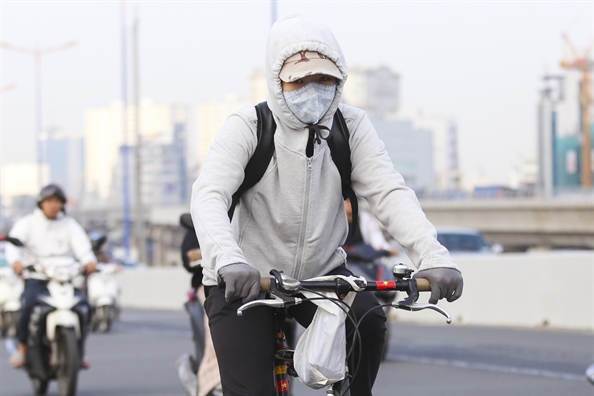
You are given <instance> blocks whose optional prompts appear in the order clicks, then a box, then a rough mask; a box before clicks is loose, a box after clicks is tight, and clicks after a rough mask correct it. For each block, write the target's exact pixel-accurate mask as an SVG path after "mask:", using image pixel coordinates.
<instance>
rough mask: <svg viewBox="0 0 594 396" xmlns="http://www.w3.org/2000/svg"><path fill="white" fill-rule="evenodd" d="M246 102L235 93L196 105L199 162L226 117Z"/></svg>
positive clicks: (202, 160)
mask: <svg viewBox="0 0 594 396" xmlns="http://www.w3.org/2000/svg"><path fill="white" fill-rule="evenodd" d="M256 78H257V77H256ZM259 94H261V93H259ZM263 100H266V99H263ZM248 104H250V102H248V101H247V100H246V99H243V98H240V97H239V96H237V95H229V96H227V97H225V98H224V99H222V100H213V101H211V102H206V103H202V104H200V105H198V121H197V122H198V161H199V163H200V164H201V163H203V162H204V159H205V158H206V156H207V155H208V152H209V151H210V146H212V144H213V143H214V140H215V138H216V136H217V134H218V133H219V131H220V130H221V128H222V127H223V124H224V123H225V121H226V120H227V118H229V116H230V115H231V114H232V113H234V112H236V111H237V110H239V109H241V108H242V107H244V106H246V105H248Z"/></svg>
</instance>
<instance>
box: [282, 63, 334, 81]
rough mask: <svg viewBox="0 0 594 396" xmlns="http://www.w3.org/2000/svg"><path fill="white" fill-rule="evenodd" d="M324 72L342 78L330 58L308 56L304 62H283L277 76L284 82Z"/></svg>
mask: <svg viewBox="0 0 594 396" xmlns="http://www.w3.org/2000/svg"><path fill="white" fill-rule="evenodd" d="M315 74H325V75H327V76H332V77H334V78H337V79H339V80H342V73H341V72H340V70H338V67H337V66H336V64H334V62H332V61H331V60H330V59H320V58H314V57H311V58H308V60H307V61H305V62H303V61H302V62H291V61H290V59H289V60H287V62H285V64H284V66H283V68H282V69H281V71H280V73H279V78H280V79H281V80H282V81H284V82H293V81H296V80H299V79H300V78H303V77H306V76H312V75H315Z"/></svg>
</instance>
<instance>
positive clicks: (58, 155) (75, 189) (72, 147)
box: [45, 128, 85, 207]
mask: <svg viewBox="0 0 594 396" xmlns="http://www.w3.org/2000/svg"><path fill="white" fill-rule="evenodd" d="M45 144H46V148H47V163H48V165H49V171H50V177H49V180H50V182H51V183H57V184H58V185H60V186H61V187H62V188H63V189H64V191H65V192H66V195H67V196H68V201H69V202H68V205H69V206H70V207H74V206H78V205H79V203H81V200H82V198H83V196H84V169H85V159H84V138H83V137H82V136H80V135H78V136H77V135H76V134H73V133H66V132H64V131H61V130H60V129H58V128H50V129H49V131H48V134H47V140H46V142H45ZM46 180H48V179H46Z"/></svg>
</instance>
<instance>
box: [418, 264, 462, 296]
mask: <svg viewBox="0 0 594 396" xmlns="http://www.w3.org/2000/svg"><path fill="white" fill-rule="evenodd" d="M413 278H424V279H427V280H428V281H429V282H430V283H431V297H430V298H429V303H430V304H437V300H441V299H442V298H445V299H446V300H448V301H449V302H452V301H456V300H457V299H458V298H460V296H461V295H462V288H463V286H464V281H463V280H462V274H461V273H460V271H458V270H457V269H454V268H447V267H436V268H430V269H426V270H423V271H419V272H417V273H416V274H415V275H414V276H413Z"/></svg>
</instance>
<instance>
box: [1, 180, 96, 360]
mask: <svg viewBox="0 0 594 396" xmlns="http://www.w3.org/2000/svg"><path fill="white" fill-rule="evenodd" d="M65 205H66V195H65V194H64V191H63V190H62V189H61V188H60V187H59V186H58V185H56V184H49V185H47V186H45V187H43V188H42V189H41V191H40V192H39V195H38V197H37V206H38V208H37V209H35V210H34V211H33V213H31V214H29V215H26V216H24V217H23V218H21V219H19V220H18V221H17V222H16V223H15V224H14V226H13V227H12V229H11V230H10V233H9V235H10V236H11V237H13V238H17V239H18V240H20V241H21V242H22V243H23V244H24V245H25V246H26V247H27V249H23V250H21V249H19V248H17V247H15V246H12V245H8V247H7V249H6V250H7V251H6V257H7V260H8V262H9V263H11V264H12V267H13V269H14V271H15V272H16V273H17V274H19V275H22V276H23V278H24V279H25V288H24V290H23V294H22V296H21V300H22V313H21V317H20V319H19V323H18V326H17V339H18V341H19V345H18V348H17V352H16V353H14V354H13V355H12V356H11V357H10V364H11V365H12V366H13V367H17V368H18V367H22V366H23V365H24V363H25V356H27V349H28V346H27V338H28V336H29V319H30V317H31V313H32V311H33V308H34V307H35V303H36V301H37V298H38V296H39V295H40V294H41V293H43V292H45V291H47V278H46V276H45V275H44V274H41V273H38V272H36V271H33V270H31V266H32V265H34V264H35V263H36V261H38V260H39V259H41V258H52V257H73V256H74V257H75V258H76V259H77V260H78V261H79V262H81V263H83V264H85V270H86V273H87V274H89V273H91V272H93V271H95V269H96V266H95V265H96V263H97V259H96V258H95V255H94V254H93V251H92V248H91V243H90V241H89V239H88V237H87V234H86V233H85V231H84V229H83V228H82V227H81V226H80V224H79V223H78V222H77V221H76V220H75V219H73V218H72V217H70V216H67V215H66V211H65ZM89 309H90V306H89ZM85 327H86V326H85ZM85 333H86V331H83V334H85ZM89 366H90V365H89V363H88V362H87V361H83V363H82V367H83V368H88V367H89Z"/></svg>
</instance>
